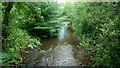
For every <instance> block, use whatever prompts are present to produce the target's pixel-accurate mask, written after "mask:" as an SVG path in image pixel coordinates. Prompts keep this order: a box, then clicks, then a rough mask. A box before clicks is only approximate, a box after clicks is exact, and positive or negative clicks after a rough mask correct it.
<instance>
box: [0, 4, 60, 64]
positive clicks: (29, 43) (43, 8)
mask: <svg viewBox="0 0 120 68" xmlns="http://www.w3.org/2000/svg"><path fill="white" fill-rule="evenodd" d="M1 5H2V19H3V28H2V29H3V31H2V35H3V38H2V40H3V44H2V45H3V46H2V49H3V62H2V63H3V66H4V65H5V66H6V65H8V64H11V63H12V64H19V63H20V62H21V61H22V60H23V58H22V57H21V55H22V54H21V51H22V53H23V52H27V51H25V49H27V48H37V49H40V45H42V44H41V43H40V38H41V37H53V36H56V35H57V34H56V33H57V28H58V24H59V22H56V20H55V19H56V18H57V17H59V16H60V15H61V14H60V11H58V8H57V7H59V5H57V4H56V3H45V2H41V3H19V2H18V3H13V2H11V3H2V4H1ZM53 11H54V12H53ZM6 19H8V20H6ZM18 61H19V62H18Z"/></svg>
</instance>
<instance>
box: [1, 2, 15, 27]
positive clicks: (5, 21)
mask: <svg viewBox="0 0 120 68" xmlns="http://www.w3.org/2000/svg"><path fill="white" fill-rule="evenodd" d="M13 3H14V2H9V4H8V6H7V8H6V10H5V16H4V20H3V22H2V23H3V24H4V25H8V19H9V14H10V10H11V9H12V7H13Z"/></svg>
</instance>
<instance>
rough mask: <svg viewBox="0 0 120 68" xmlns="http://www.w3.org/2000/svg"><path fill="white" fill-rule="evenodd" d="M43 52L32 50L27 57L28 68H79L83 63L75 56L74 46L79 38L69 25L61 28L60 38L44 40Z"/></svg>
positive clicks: (42, 41)
mask: <svg viewBox="0 0 120 68" xmlns="http://www.w3.org/2000/svg"><path fill="white" fill-rule="evenodd" d="M41 43H42V44H43V45H42V46H41V48H42V49H43V50H42V51H38V50H31V51H30V52H29V55H28V56H27V57H26V58H27V59H26V60H25V65H28V66H79V65H80V64H81V63H80V62H79V61H78V60H77V59H75V58H74V56H73V52H72V50H73V46H74V47H75V46H76V45H77V38H76V37H75V36H74V35H73V32H72V31H70V30H69V29H68V26H67V24H65V25H64V26H61V27H60V29H59V33H58V37H56V38H49V39H42V40H41Z"/></svg>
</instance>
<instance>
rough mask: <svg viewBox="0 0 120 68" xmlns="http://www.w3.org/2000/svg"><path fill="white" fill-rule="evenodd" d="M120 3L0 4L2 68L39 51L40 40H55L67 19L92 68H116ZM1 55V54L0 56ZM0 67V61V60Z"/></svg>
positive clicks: (118, 47) (119, 36) (119, 34)
mask: <svg viewBox="0 0 120 68" xmlns="http://www.w3.org/2000/svg"><path fill="white" fill-rule="evenodd" d="M119 4H120V3H119V2H116V3H113V2H111V3H110V2H99V3H98V2H86V3H85V2H82V3H80V2H77V3H66V4H62V5H60V4H57V3H55V2H54V3H53V2H51V3H49V2H40V3H35V2H34V3H28V2H26V3H19V2H16V3H13V2H11V3H7V2H6V3H0V5H1V6H2V20H3V22H2V42H3V43H2V49H3V50H2V51H3V55H2V65H3V66H7V65H9V64H17V65H19V63H21V62H22V60H24V57H21V56H22V53H21V52H24V53H25V52H27V51H25V49H28V48H36V49H39V50H40V46H41V45H42V44H41V43H40V39H41V38H50V37H56V36H57V34H58V28H59V26H60V25H61V22H62V21H63V20H61V19H60V17H61V16H66V17H67V21H69V22H70V23H71V25H72V27H71V28H72V29H73V31H74V34H75V35H76V36H78V37H79V38H80V40H81V41H80V43H79V45H78V46H79V48H81V49H84V53H83V54H84V55H89V56H90V57H91V58H90V59H91V60H92V63H91V62H90V65H91V66H92V67H99V66H102V67H107V68H117V67H119V65H120V54H119V53H120V42H119V41H120V39H119V38H120V21H119V16H120V14H119V12H120V9H119V8H120V6H119ZM58 18H59V19H58ZM0 55H1V53H0ZM0 64H1V60H0Z"/></svg>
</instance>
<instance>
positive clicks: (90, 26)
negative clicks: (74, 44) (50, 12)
mask: <svg viewBox="0 0 120 68" xmlns="http://www.w3.org/2000/svg"><path fill="white" fill-rule="evenodd" d="M66 7H67V6H66ZM118 8H119V6H118V3H112V2H111V3H104V2H103V3H95V2H93V3H74V4H72V7H70V8H65V10H66V11H67V12H66V15H68V16H69V18H70V21H71V22H72V25H73V29H74V30H75V34H76V35H77V36H79V37H80V38H81V42H80V46H83V47H86V46H87V47H91V48H87V50H88V52H89V54H91V55H93V56H91V59H92V60H93V61H95V64H93V67H98V66H104V67H109V68H116V67H118V66H119V65H120V55H119V52H120V46H119V45H120V42H119V41H120V40H119V37H120V28H119V25H120V24H119V20H118V18H119V16H120V15H119V9H118ZM93 46H94V47H93Z"/></svg>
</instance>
